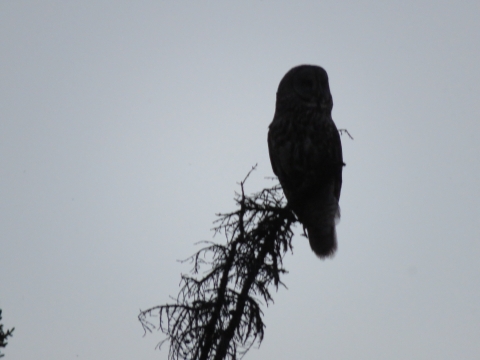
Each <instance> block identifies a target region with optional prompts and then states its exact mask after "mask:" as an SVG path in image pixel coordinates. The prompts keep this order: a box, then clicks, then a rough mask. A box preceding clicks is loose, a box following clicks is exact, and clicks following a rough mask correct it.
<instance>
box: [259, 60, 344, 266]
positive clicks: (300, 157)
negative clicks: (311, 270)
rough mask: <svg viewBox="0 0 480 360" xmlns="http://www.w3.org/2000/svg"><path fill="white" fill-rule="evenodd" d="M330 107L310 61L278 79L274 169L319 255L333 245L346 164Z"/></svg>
mask: <svg viewBox="0 0 480 360" xmlns="http://www.w3.org/2000/svg"><path fill="white" fill-rule="evenodd" d="M332 107H333V101H332V95H331V94H330V87H329V84H328V75H327V72H326V71H325V70H324V69H323V68H321V67H319V66H315V65H300V66H297V67H294V68H293V69H291V70H290V71H289V72H287V73H286V74H285V76H284V77H283V79H282V80H281V81H280V84H279V86H278V90H277V99H276V107H275V115H274V117H273V121H272V123H271V124H270V126H269V131H268V149H269V154H270V162H271V164H272V168H273V172H274V173H275V175H276V176H277V177H278V179H279V181H280V184H281V185H282V188H283V192H284V193H285V196H286V198H287V200H288V206H289V207H290V208H291V209H292V210H293V212H294V213H295V215H296V216H297V218H298V220H299V221H300V222H301V223H302V224H303V226H304V230H306V235H307V236H308V240H309V242H310V247H311V248H312V250H313V252H314V253H315V254H316V255H317V256H318V257H320V258H325V257H329V256H332V255H333V254H334V253H335V250H336V249H337V236H336V231H335V225H336V223H337V222H338V220H339V219H340V207H339V204H338V203H339V200H340V191H341V188H342V170H343V166H344V165H345V164H344V163H343V156H342V143H341V140H340V134H339V132H338V130H337V127H336V126H335V123H334V122H333V119H332Z"/></svg>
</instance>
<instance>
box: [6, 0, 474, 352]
mask: <svg viewBox="0 0 480 360" xmlns="http://www.w3.org/2000/svg"><path fill="white" fill-rule="evenodd" d="M479 19H480V3H479V2H478V0H475V1H455V2H454V1H442V0H440V1H422V0H415V1H382V2H380V1H338V0H337V1H333V0H326V1H309V2H307V1H304V2H298V1H290V2H287V1H270V0H269V1H235V2H233V1H196V2H187V1H168V2H167V1H159V0H157V1H130V2H126V1H1V2H0V154H1V155H0V242H1V247H0V308H1V309H3V320H2V323H3V324H4V326H5V327H7V328H10V327H13V326H15V328H16V329H15V332H14V336H13V337H12V338H11V339H10V340H9V344H8V346H7V347H6V349H5V351H4V352H5V354H6V359H12V360H30V359H36V360H52V359H55V360H56V359H59V360H60V359H61V360H67V359H77V358H78V359H88V360H105V359H116V360H131V359H166V358H167V354H168V347H167V346H165V347H164V348H163V349H162V350H161V351H158V350H155V349H154V348H155V345H156V344H157V343H158V342H159V341H160V340H162V339H163V338H164V337H163V334H162V333H159V332H154V333H153V334H148V335H147V336H146V337H142V336H143V330H142V327H141V325H140V323H139V322H138V321H137V315H138V313H139V310H140V309H146V308H149V307H152V306H155V305H159V304H163V303H166V302H168V301H170V299H169V295H172V296H175V295H176V294H177V292H178V284H179V280H180V274H181V273H182V272H183V273H186V272H187V271H188V270H189V266H188V265H187V264H180V263H178V262H177V260H178V259H183V258H185V257H187V256H189V255H190V254H192V253H193V252H194V251H196V250H197V249H198V247H196V246H195V245H194V243H195V242H197V241H199V240H206V239H211V237H212V232H211V231H210V229H211V227H212V222H213V221H214V220H215V213H217V212H226V211H231V210H234V209H235V204H234V202H233V195H234V191H236V190H238V184H237V183H238V181H240V180H241V179H243V177H244V176H245V175H246V173H247V172H248V171H249V170H250V168H251V167H252V166H253V165H255V164H257V163H258V169H257V171H256V172H254V173H253V174H252V176H251V178H250V180H249V181H248V183H247V187H246V188H247V191H248V192H254V191H258V190H261V189H262V188H263V187H264V186H267V185H271V181H268V180H265V177H267V176H272V175H273V172H272V170H271V167H270V161H269V158H268V150H267V142H266V138H267V129H268V125H269V123H270V122H271V120H272V118H273V112H274V106H275V92H276V90H277V86H278V83H279V81H280V79H281V78H282V77H283V75H284V74H285V73H286V72H287V71H288V70H289V69H290V68H292V67H293V66H296V65H299V64H316V65H320V66H322V67H324V68H325V69H326V70H327V72H328V74H329V78H330V88H331V92H332V95H333V100H334V108H333V118H334V120H335V122H336V124H337V126H338V127H339V128H346V129H348V130H349V132H350V133H351V134H352V136H353V137H354V140H353V141H352V140H350V139H349V138H348V137H346V136H343V137H342V142H343V151H344V161H345V162H346V164H347V166H346V168H345V169H344V183H343V190H342V198H341V201H340V205H341V208H342V220H341V222H340V224H339V226H338V227H337V231H338V240H339V248H338V252H337V254H336V256H335V257H334V258H333V259H329V260H325V261H321V260H319V259H318V258H316V257H315V255H314V254H313V253H312V252H311V250H310V248H309V245H308V241H307V240H306V239H305V238H303V237H301V236H299V233H300V229H299V228H297V229H296V232H297V234H298V235H296V236H295V238H294V242H293V244H294V253H293V255H292V254H288V255H287V257H286V267H287V269H288V270H289V271H290V273H289V274H288V275H287V276H285V278H284V282H285V283H286V285H287V286H288V290H287V289H283V288H281V289H280V290H279V291H278V292H277V293H275V294H274V299H275V304H273V305H272V306H270V307H268V308H265V309H264V310H265V322H266V324H267V328H266V336H265V339H264V342H263V343H262V345H261V347H260V349H252V350H251V351H250V352H249V353H248V354H247V356H246V358H245V359H251V360H256V359H258V360H259V359H279V360H283V359H285V360H287V359H288V360H291V359H338V360H344V359H345V360H348V359H356V360H372V359H381V360H383V359H389V360H401V359H409V360H412V359H437V360H443V359H445V360H446V359H449V360H450V359H462V360H470V359H472V360H473V359H479V357H480V340H479V339H480V261H479V259H480V100H479V97H480V66H479V64H480V20H479ZM216 240H217V241H223V238H221V237H219V238H217V239H216Z"/></svg>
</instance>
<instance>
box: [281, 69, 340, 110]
mask: <svg viewBox="0 0 480 360" xmlns="http://www.w3.org/2000/svg"><path fill="white" fill-rule="evenodd" d="M288 104H290V105H295V106H296V107H298V106H304V107H308V108H317V109H318V110H323V111H327V112H330V111H331V110H332V107H333V101H332V95H331V94H330V86H329V85H328V75H327V72H326V71H325V70H324V69H323V68H321V67H320V66H316V65H300V66H296V67H294V68H293V69H291V70H290V71H289V72H287V73H286V74H285V76H284V77H283V79H282V80H281V81H280V84H279V85H278V90H277V106H278V105H280V106H282V107H283V106H285V105H288Z"/></svg>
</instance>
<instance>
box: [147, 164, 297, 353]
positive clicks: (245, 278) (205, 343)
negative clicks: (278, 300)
mask: <svg viewBox="0 0 480 360" xmlns="http://www.w3.org/2000/svg"><path fill="white" fill-rule="evenodd" d="M252 170H253V169H252ZM250 173H251V171H250V172H249V174H248V175H247V177H246V178H245V179H244V180H243V181H242V182H241V183H240V188H241V193H236V194H235V202H236V204H237V206H238V209H237V210H236V211H234V212H231V213H227V214H217V216H218V219H217V220H216V222H215V224H216V227H215V228H214V231H215V234H223V235H225V237H226V239H227V242H226V244H219V243H214V242H202V243H203V244H205V247H204V248H202V249H201V250H199V251H198V252H197V253H196V254H194V255H193V256H191V257H190V258H188V259H187V260H185V261H190V262H191V263H192V264H193V269H192V270H191V275H182V277H181V282H180V285H181V289H180V292H179V294H178V296H177V297H176V298H172V300H174V302H173V303H172V304H166V305H159V306H155V307H153V308H150V309H148V310H145V311H141V312H140V314H139V316H138V318H139V320H140V322H141V324H142V326H143V328H144V330H145V332H147V331H149V332H152V330H153V329H155V328H158V329H159V330H161V331H162V332H163V333H164V334H165V335H166V339H165V340H163V341H162V342H161V343H159V347H160V346H161V345H162V344H163V343H164V342H165V341H168V342H170V350H169V355H168V358H169V360H179V359H186V360H209V359H214V360H223V359H240V358H242V357H243V355H244V354H245V353H246V352H247V351H248V350H249V349H250V348H251V347H252V346H253V345H254V344H258V345H260V343H261V342H262V340H263V336H264V330H265V324H264V322H263V320H262V316H263V312H262V310H261V305H262V304H263V305H267V306H268V305H269V304H270V303H272V302H273V298H272V294H271V290H272V289H278V286H279V285H284V284H283V283H282V281H281V279H280V277H281V275H282V274H284V273H286V272H287V271H286V270H285V269H284V267H283V261H282V260H283V257H284V255H285V253H286V252H287V251H288V250H292V244H291V241H292V236H293V232H292V230H291V227H292V225H293V224H294V223H295V222H296V221H297V220H296V218H295V215H294V214H293V213H292V211H291V210H290V209H289V208H288V207H287V206H286V201H285V199H284V197H283V192H282V189H281V187H280V186H279V185H277V186H274V187H272V188H268V189H264V190H262V191H261V192H259V193H255V194H253V195H251V196H247V195H245V192H244V184H245V181H246V179H247V178H248V176H249V175H250ZM200 270H202V273H203V274H206V275H204V276H201V275H200ZM153 317H158V319H157V320H155V321H154V320H153V319H152V318H153Z"/></svg>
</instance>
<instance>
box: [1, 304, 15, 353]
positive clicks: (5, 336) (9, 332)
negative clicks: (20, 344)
mask: <svg viewBox="0 0 480 360" xmlns="http://www.w3.org/2000/svg"><path fill="white" fill-rule="evenodd" d="M0 320H2V309H0ZM13 330H15V328H12V329H10V330H7V331H6V332H4V331H3V324H0V348H4V347H5V346H7V344H8V343H7V339H8V338H9V337H10V336H12V333H13ZM4 356H5V355H4V354H2V353H1V352H0V358H1V357H4Z"/></svg>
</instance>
